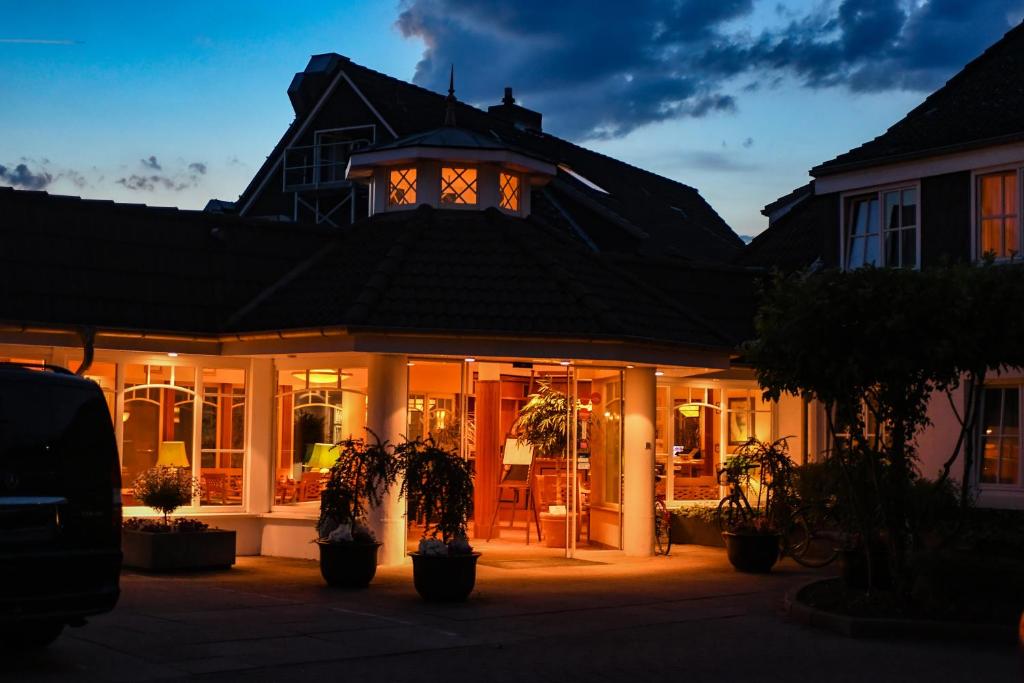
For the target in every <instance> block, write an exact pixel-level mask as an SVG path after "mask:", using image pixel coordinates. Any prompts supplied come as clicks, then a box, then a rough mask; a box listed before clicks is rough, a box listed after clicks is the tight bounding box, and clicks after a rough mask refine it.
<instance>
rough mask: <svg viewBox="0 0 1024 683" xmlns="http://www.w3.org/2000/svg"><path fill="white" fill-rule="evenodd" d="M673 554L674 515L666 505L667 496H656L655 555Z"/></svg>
mask: <svg viewBox="0 0 1024 683" xmlns="http://www.w3.org/2000/svg"><path fill="white" fill-rule="evenodd" d="M670 552H672V513H671V512H669V509H668V506H667V505H666V504H665V494H663V493H662V494H656V495H655V496H654V553H655V554H656V555H668V554H669V553H670Z"/></svg>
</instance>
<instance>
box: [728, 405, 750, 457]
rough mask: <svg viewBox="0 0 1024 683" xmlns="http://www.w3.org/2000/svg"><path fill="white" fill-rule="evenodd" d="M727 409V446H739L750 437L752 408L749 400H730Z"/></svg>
mask: <svg viewBox="0 0 1024 683" xmlns="http://www.w3.org/2000/svg"><path fill="white" fill-rule="evenodd" d="M728 408H729V445H730V446H739V445H742V444H745V443H746V442H747V441H748V440H749V439H750V435H751V424H750V418H751V415H752V412H751V411H752V406H751V402H750V399H749V398H747V397H743V398H730V399H729V403H728Z"/></svg>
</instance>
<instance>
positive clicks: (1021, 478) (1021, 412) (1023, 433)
mask: <svg viewBox="0 0 1024 683" xmlns="http://www.w3.org/2000/svg"><path fill="white" fill-rule="evenodd" d="M988 389H1013V390H1016V391H1017V424H1018V425H1021V426H1024V384H1021V383H1020V382H1005V381H1004V382H986V383H985V387H984V391H987V390H988ZM984 411H985V406H984V402H982V405H981V413H980V414H979V416H978V422H977V430H976V433H975V434H974V442H975V444H976V446H975V456H974V460H975V462H974V464H973V472H972V474H971V477H972V478H973V480H974V482H973V483H974V485H975V486H976V487H977V490H978V491H979V492H984V491H991V492H997V491H999V492H1024V429H1021V427H1018V428H1017V481H1016V482H1014V483H1010V484H1002V483H999V482H991V481H989V482H983V481H982V480H981V467H982V464H983V461H984V458H983V455H984V454H983V451H982V449H983V448H984V439H983V435H982V433H981V430H982V429H984V424H983V422H984V419H985V418H984V415H985V412H984ZM1000 438H1002V434H1000Z"/></svg>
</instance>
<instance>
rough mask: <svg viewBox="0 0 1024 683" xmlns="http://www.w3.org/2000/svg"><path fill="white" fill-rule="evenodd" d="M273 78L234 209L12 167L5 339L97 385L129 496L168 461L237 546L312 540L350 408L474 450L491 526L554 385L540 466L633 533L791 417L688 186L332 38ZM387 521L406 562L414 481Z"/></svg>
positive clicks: (592, 522) (634, 537) (707, 486)
mask: <svg viewBox="0 0 1024 683" xmlns="http://www.w3.org/2000/svg"><path fill="white" fill-rule="evenodd" d="M288 94H289V97H290V98H291V101H292V103H293V105H294V108H295V112H296V118H295V121H294V122H293V123H292V124H291V126H289V128H288V130H287V131H285V134H284V135H283V136H282V138H281V141H280V142H279V143H278V145H277V146H276V147H275V148H274V150H273V151H272V152H271V154H270V155H269V156H268V157H267V161H266V163H265V164H264V165H263V167H262V168H260V169H259V171H258V172H257V174H256V175H255V176H254V178H253V179H252V182H251V183H250V184H249V186H248V187H247V188H246V189H245V190H244V191H243V193H242V194H241V196H240V197H239V199H238V201H237V202H234V203H230V202H222V201H212V202H211V204H210V205H209V207H208V210H207V211H205V212H195V211H179V210H173V209H156V208H149V207H144V206H136V205H125V204H115V203H113V202H105V201H87V200H81V199H78V198H74V197H57V196H50V195H47V194H45V193H38V192H22V191H15V190H10V189H0V216H2V218H0V239H2V240H3V244H4V248H3V249H2V250H0V294H2V296H0V360H4V359H6V360H14V361H29V362H48V363H55V364H59V365H64V366H67V367H70V368H72V369H76V368H78V369H80V371H81V372H82V373H83V374H85V375H87V376H89V377H91V378H93V379H94V380H96V381H97V382H98V383H99V384H100V385H101V387H102V388H103V389H104V391H105V392H106V395H107V397H108V402H109V406H110V410H111V415H112V418H113V420H114V424H115V427H116V432H117V438H118V442H119V446H120V449H121V453H122V476H123V480H124V488H123V490H122V496H123V501H124V504H125V506H126V509H125V511H126V514H129V515H130V514H140V513H143V512H145V510H144V509H143V508H141V507H139V506H138V505H137V501H134V500H133V499H132V498H131V492H130V488H129V484H130V482H131V481H132V480H133V479H134V478H135V477H136V476H137V475H138V474H139V473H140V472H142V471H144V470H145V469H147V468H149V467H152V466H154V465H156V464H162V465H171V466H177V467H183V468H187V469H190V470H191V471H192V472H193V474H194V475H195V476H197V477H198V478H200V479H201V481H202V484H203V492H202V494H201V495H199V496H197V497H196V499H195V500H194V505H193V506H191V507H190V508H189V509H184V510H182V512H183V513H185V514H189V515H192V516H196V517H200V518H204V519H206V520H208V521H211V522H214V523H216V524H217V525H218V526H221V527H228V528H234V529H236V530H237V531H238V539H239V540H238V543H239V548H238V550H239V552H240V553H242V554H257V553H263V554H268V555H284V556H296V557H308V556H312V554H313V552H314V550H315V546H312V545H311V544H310V543H309V541H310V540H311V539H312V538H313V535H314V531H313V523H314V520H315V519H316V516H317V512H318V495H319V486H320V483H321V472H320V470H321V469H322V467H324V466H326V465H329V463H330V455H329V452H327V453H325V450H326V449H325V448H324V447H323V446H322V444H330V443H334V442H336V441H338V440H339V439H341V438H344V437H346V436H349V435H354V436H357V437H358V436H361V435H362V433H363V431H364V427H365V428H370V429H372V430H373V431H374V432H375V433H376V434H378V435H379V436H380V437H381V438H383V439H387V440H390V441H397V440H399V439H401V438H402V437H403V435H410V436H425V435H427V434H432V435H433V436H434V437H435V438H436V439H437V440H438V441H440V442H442V443H444V444H445V445H447V446H449V447H450V448H452V449H455V450H458V451H459V452H460V453H462V454H463V455H465V457H467V458H471V459H472V460H473V462H474V467H475V472H476V490H477V493H476V517H475V520H474V521H475V525H474V526H475V530H476V533H477V535H478V536H481V535H483V528H484V527H485V526H487V525H488V521H489V519H493V516H494V511H495V509H496V507H497V491H496V488H497V484H498V481H499V477H500V476H501V472H502V444H503V443H504V441H505V438H506V436H507V435H508V433H509V431H510V429H511V425H512V423H513V422H514V420H515V418H516V416H517V414H518V412H519V411H520V409H521V408H522V407H523V405H524V404H525V403H526V402H527V400H528V398H529V396H530V395H531V394H533V393H535V392H537V391H538V390H539V388H540V387H541V385H542V384H543V385H547V386H548V387H550V388H552V389H554V390H556V391H559V392H562V393H564V394H567V395H568V396H569V397H570V399H571V400H570V401H569V404H570V405H571V406H572V408H573V411H574V414H575V415H576V419H575V420H572V421H571V422H570V423H571V424H572V425H573V431H574V432H575V437H574V438H572V439H570V446H569V448H568V451H569V453H568V456H569V458H568V462H569V463H570V464H569V466H568V467H566V466H565V463H566V461H565V460H561V461H559V462H558V463H556V464H555V465H553V466H551V467H552V470H553V471H554V472H555V473H556V474H557V473H560V472H563V471H564V472H566V474H565V486H566V488H568V489H569V490H570V492H571V491H573V490H574V489H575V490H577V491H578V492H579V496H580V499H581V501H582V506H583V510H584V511H585V512H586V515H585V519H584V516H583V515H580V518H579V520H578V521H579V525H580V528H581V529H584V528H585V535H581V536H580V540H579V542H581V543H583V542H588V541H589V542H590V543H592V544H595V545H599V546H602V547H609V548H621V549H623V550H625V551H626V552H627V553H629V554H637V555H643V554H649V553H650V552H651V548H652V540H653V507H654V496H655V495H656V493H655V492H656V490H657V491H658V492H659V493H662V494H663V495H665V497H666V498H667V499H668V500H669V501H670V502H672V503H677V502H679V501H681V500H690V499H717V498H718V496H719V489H718V486H717V481H716V477H715V471H716V468H717V466H718V464H719V463H720V462H721V460H722V459H723V458H724V457H725V456H726V455H727V454H728V453H729V452H731V451H733V450H735V449H736V448H737V446H738V445H739V444H741V443H743V442H744V441H745V440H746V439H747V438H748V437H749V436H752V435H756V436H759V437H761V438H768V437H769V436H772V435H773V434H780V433H787V434H797V433H799V434H804V433H805V432H806V430H804V431H803V432H801V431H800V428H801V427H800V424H799V421H800V419H801V416H804V417H805V413H802V412H801V410H800V406H799V402H798V401H794V402H793V406H791V408H792V409H789V410H779V409H778V408H777V407H776V406H772V405H770V404H767V403H764V402H762V401H761V399H760V392H759V391H758V390H757V387H756V383H755V382H754V381H753V379H752V376H751V374H750V372H749V371H745V370H742V369H736V368H732V367H731V362H732V359H733V357H734V349H735V348H736V344H737V342H738V341H740V340H742V339H743V338H745V335H747V334H749V327H750V320H751V315H752V306H753V294H752V288H751V287H750V283H751V278H752V276H753V275H754V274H755V271H754V270H752V269H750V268H746V267H742V266H736V265H732V261H733V260H734V259H735V258H736V257H737V255H738V254H739V253H740V251H741V249H742V242H741V240H740V239H739V238H738V237H737V236H736V235H735V234H734V233H733V232H732V231H731V230H730V229H729V227H728V226H727V225H725V223H724V222H723V221H722V220H721V218H720V217H719V216H718V215H717V214H716V213H715V212H714V210H713V209H712V208H711V207H710V206H709V205H708V204H707V203H706V202H705V201H704V200H703V199H702V198H701V196H700V195H699V193H698V192H697V191H696V190H694V189H693V188H691V187H687V186H685V185H682V184H679V183H676V182H673V181H670V180H668V179H665V178H662V177H659V176H657V175H654V174H652V173H648V172H646V171H643V170H641V169H637V168H634V167H631V166H629V165H627V164H624V163H622V162H619V161H617V160H614V159H611V158H608V157H605V156H602V155H599V154H596V153H594V152H591V151H589V150H586V149H584V148H582V147H579V146H576V145H573V144H571V143H568V142H566V141H564V140H560V139H559V138H557V137H554V136H552V135H549V134H547V133H544V132H543V131H542V117H541V115H540V114H539V113H537V112H532V111H530V110H528V109H525V108H523V107H521V106H519V105H517V104H516V103H515V101H514V98H513V96H512V93H511V91H510V90H506V92H505V97H504V99H503V101H502V102H501V103H500V104H498V105H495V106H493V107H490V108H489V109H488V111H486V112H484V111H480V110H478V109H475V108H473V107H470V106H467V105H465V104H461V103H459V102H457V101H456V100H455V98H454V95H453V93H452V92H449V95H448V97H445V96H443V95H439V94H436V93H432V92H429V91H427V90H424V89H421V88H418V87H415V86H412V85H410V84H408V83H404V82H402V81H398V80H395V79H392V78H390V77H387V76H385V75H383V74H379V73H376V72H373V71H371V70H369V69H366V68H365V67H361V66H359V65H357V64H354V63H353V62H351V61H350V60H348V59H346V58H344V57H341V56H339V55H334V54H328V55H318V56H315V57H313V58H312V59H311V60H310V62H309V65H308V66H307V68H306V69H305V71H303V72H302V73H300V74H297V75H296V77H295V79H294V80H293V82H292V84H291V87H290V88H289V90H288ZM40 409H41V410H42V409H45V407H43V406H41V407H40ZM798 441H800V439H798ZM802 443H804V441H801V443H798V444H796V450H797V451H798V452H800V453H802V454H803V455H804V456H805V455H806V448H805V447H804V446H803V445H802ZM318 446H319V447H318ZM538 467H540V464H539V463H538ZM570 471H571V473H570ZM569 495H570V496H571V495H572V493H570V494H569ZM503 514H507V511H504V512H503ZM499 518H500V517H499ZM374 524H375V527H376V531H377V534H378V537H379V538H380V539H381V540H382V541H383V542H384V544H385V545H384V548H383V550H382V554H381V560H382V562H384V563H393V562H398V561H401V559H402V558H403V557H404V551H405V547H406V545H405V541H406V523H405V517H404V509H403V506H402V503H401V501H400V500H399V499H398V498H397V497H392V498H391V499H390V500H389V501H388V502H387V503H386V504H385V505H384V506H383V507H382V508H381V509H380V510H378V511H377V516H376V518H375V520H374ZM575 542H576V541H575V540H574V539H569V545H570V550H569V552H571V547H572V545H573V544H574V543H575Z"/></svg>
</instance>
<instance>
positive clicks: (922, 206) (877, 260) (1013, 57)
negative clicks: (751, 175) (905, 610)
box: [739, 25, 1024, 508]
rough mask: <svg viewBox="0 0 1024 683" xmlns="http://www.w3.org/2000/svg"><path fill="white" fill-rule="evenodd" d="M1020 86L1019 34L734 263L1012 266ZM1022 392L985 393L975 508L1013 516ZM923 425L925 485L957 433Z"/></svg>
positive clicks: (804, 192) (1012, 381)
mask: <svg viewBox="0 0 1024 683" xmlns="http://www.w3.org/2000/svg"><path fill="white" fill-rule="evenodd" d="M1021 76H1024V25H1020V26H1017V27H1016V28H1014V29H1012V30H1011V31H1009V32H1008V33H1007V34H1006V35H1005V36H1004V37H1003V38H1002V39H1001V40H1000V41H999V42H997V43H995V44H994V45H992V46H991V47H990V48H988V49H987V50H986V51H985V52H984V53H983V54H982V55H981V56H979V57H978V58H977V59H975V60H974V61H972V62H971V63H970V64H968V65H967V66H966V67H964V69H963V70H962V71H960V72H959V73H958V74H956V75H955V76H954V77H953V78H951V79H950V80H949V81H948V82H947V83H946V84H945V85H944V86H943V87H942V88H940V89H939V90H937V91H936V92H934V93H933V94H931V95H930V96H928V97H927V98H926V99H925V101H924V102H922V103H921V104H920V105H919V106H918V107H916V108H915V109H914V110H912V111H911V112H910V113H908V114H907V115H906V116H905V117H904V118H903V119H901V120H900V121H898V122H897V123H896V124H895V125H893V126H892V127H891V128H889V129H888V130H887V131H886V132H885V133H884V134H882V135H880V136H878V137H877V138H875V139H874V140H871V141H869V142H867V143H865V144H863V145H861V146H859V147H857V148H855V149H852V150H850V151H848V152H846V153H844V154H840V155H839V156H837V157H836V158H834V159H831V160H829V161H826V162H824V163H822V164H820V165H818V166H816V167H815V168H813V169H811V175H812V176H813V178H814V180H813V181H812V182H811V183H810V185H808V186H805V187H802V188H800V189H798V190H795V191H794V192H793V193H791V194H790V195H787V196H786V197H783V198H780V199H779V200H778V201H776V202H773V203H772V204H769V205H768V206H767V207H765V210H764V212H763V213H764V214H765V215H766V216H768V217H769V227H768V229H767V230H766V231H765V232H763V233H762V234H761V235H759V236H758V237H757V238H755V239H754V241H753V242H752V243H751V245H750V247H749V248H748V249H747V250H745V251H744V252H743V253H742V254H741V256H740V257H739V263H742V264H744V265H755V266H761V267H780V268H782V269H785V270H796V269H800V268H805V267H809V266H812V265H815V266H816V267H832V268H843V269H850V268H858V267H861V266H863V265H867V264H871V265H875V266H880V267H897V268H899V267H903V268H927V267H929V266H933V265H939V264H942V263H946V262H976V261H978V260H980V259H981V258H983V256H984V255H986V254H990V255H991V256H993V257H994V258H995V259H996V261H997V262H1006V263H1009V262H1012V261H1016V260H1017V259H1019V258H1020V254H1021V246H1020V245H1021V244H1022V235H1021V222H1020V209H1019V201H1020V199H1019V198H1020V196H1021V191H1022V185H1021V183H1022V177H1024V118H1022V117H1021V116H1020V115H1019V113H1018V112H1019V111H1020V110H1021V108H1022V107H1024V89H1022V88H1021V87H1020V83H1021ZM1015 313H1017V312H1014V311H1007V314H1009V315H1013V314H1015ZM1022 386H1024V377H1022V376H1020V375H1019V374H1017V373H1003V374H1001V375H1000V376H998V377H995V378H992V379H991V386H990V387H989V388H988V389H986V391H985V395H984V404H985V405H984V408H983V410H982V415H983V418H982V420H983V424H981V425H980V427H981V434H980V435H979V436H978V438H979V446H980V448H979V449H978V453H979V458H978V459H979V463H978V468H977V470H976V471H975V472H974V473H973V474H972V476H973V477H974V481H973V482H971V483H972V484H974V485H976V489H975V490H976V493H977V495H978V503H979V504H980V505H982V506H987V507H1010V508H1024V479H1022V472H1021V460H1020V456H1019V454H1020V452H1021V446H1022V444H1021V441H1020V440H1021V435H1020V431H1019V429H1018V427H1017V426H1018V425H1019V424H1020V410H1021V408H1020V406H1021V404H1022V402H1021V390H1022ZM961 401H962V397H961ZM930 417H931V419H932V422H933V426H932V427H930V428H928V429H927V430H925V431H924V433H922V434H921V436H920V438H919V440H918V441H919V447H920V448H919V451H920V454H921V457H922V461H921V470H922V472H923V473H924V474H925V475H928V476H931V475H933V474H934V473H935V472H936V471H938V469H939V467H940V465H941V463H942V461H943V460H944V459H945V458H946V457H948V455H949V454H950V453H951V446H949V445H948V444H952V443H954V442H955V441H956V438H957V434H958V433H959V424H958V423H957V420H956V418H955V416H954V415H953V413H952V412H951V410H950V408H949V407H948V406H947V405H946V404H945V402H940V401H933V404H932V406H931V409H930ZM823 445H824V444H823V443H820V442H819V443H818V444H817V446H818V447H821V446H823ZM813 447H814V446H812V448H813Z"/></svg>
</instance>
